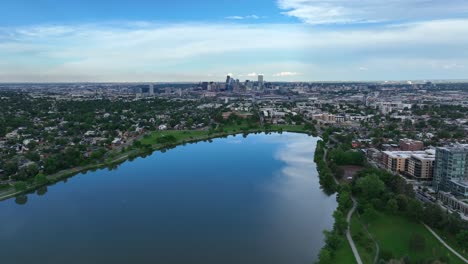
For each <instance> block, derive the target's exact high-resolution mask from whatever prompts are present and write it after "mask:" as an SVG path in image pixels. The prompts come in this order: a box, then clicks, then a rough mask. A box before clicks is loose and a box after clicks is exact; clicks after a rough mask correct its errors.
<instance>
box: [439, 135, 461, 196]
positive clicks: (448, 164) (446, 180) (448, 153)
mask: <svg viewBox="0 0 468 264" xmlns="http://www.w3.org/2000/svg"><path fill="white" fill-rule="evenodd" d="M432 183H433V187H434V189H435V190H436V191H444V192H450V193H452V194H453V195H455V196H461V197H465V198H467V197H468V145H461V144H457V145H453V146H450V147H443V148H437V151H436V160H435V170H434V180H433V182H432Z"/></svg>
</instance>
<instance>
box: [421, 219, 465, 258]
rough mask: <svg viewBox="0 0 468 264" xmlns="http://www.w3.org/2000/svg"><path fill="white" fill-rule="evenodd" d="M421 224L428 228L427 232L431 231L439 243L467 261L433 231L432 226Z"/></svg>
mask: <svg viewBox="0 0 468 264" xmlns="http://www.w3.org/2000/svg"><path fill="white" fill-rule="evenodd" d="M423 225H424V226H425V227H426V228H427V230H429V232H431V234H432V235H434V236H435V238H437V240H439V241H440V243H442V244H443V245H444V246H445V247H446V248H447V249H448V250H450V251H451V252H452V253H453V254H455V255H456V256H457V257H459V258H460V259H461V260H463V261H464V262H465V263H468V260H467V259H466V258H464V257H463V256H462V255H460V254H459V253H458V252H457V251H455V249H453V248H452V247H450V246H449V245H448V244H447V243H445V241H444V240H443V239H442V238H441V237H440V236H439V235H437V234H436V232H434V230H432V228H430V227H429V226H428V225H426V224H424V223H423Z"/></svg>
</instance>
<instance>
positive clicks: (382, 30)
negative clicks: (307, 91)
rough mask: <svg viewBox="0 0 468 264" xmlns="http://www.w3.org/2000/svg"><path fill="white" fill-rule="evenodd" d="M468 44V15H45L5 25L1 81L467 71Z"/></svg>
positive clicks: (353, 76)
mask: <svg viewBox="0 0 468 264" xmlns="http://www.w3.org/2000/svg"><path fill="white" fill-rule="evenodd" d="M311 2H314V1H311ZM336 2H340V1H336ZM466 47H468V20H465V19H458V20H436V21H429V22H418V23H404V24H393V25H391V26H381V27H379V28H374V29H372V28H371V29H369V28H367V29H365V28H335V29H331V30H330V29H327V30H325V29H320V28H316V27H311V26H308V25H303V24H302V25H301V24H230V23H226V24H223V23H220V24H216V25H213V24H205V23H182V24H158V23H151V22H138V23H137V22H132V23H107V24H74V25H61V26H54V25H37V26H29V27H18V28H3V29H2V28H0V57H1V58H2V59H1V60H0V81H2V82H22V81H58V82H63V81H118V82H120V81H201V80H215V81H222V80H224V79H225V74H226V72H233V73H243V74H238V75H237V76H238V77H239V76H243V77H245V78H246V79H247V78H250V79H252V78H255V76H256V74H255V73H258V72H261V73H263V74H264V75H265V80H267V81H271V80H279V81H296V80H302V81H312V80H375V79H382V80H387V79H449V78H466V76H467V75H466V74H467V67H468V49H467V48H466ZM248 73H251V74H248ZM234 75H236V74H234ZM241 79H242V78H241Z"/></svg>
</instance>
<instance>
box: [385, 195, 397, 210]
mask: <svg viewBox="0 0 468 264" xmlns="http://www.w3.org/2000/svg"><path fill="white" fill-rule="evenodd" d="M387 210H388V211H389V212H391V213H392V214H394V213H396V212H397V211H398V202H397V200H396V199H393V198H392V199H390V200H388V202H387Z"/></svg>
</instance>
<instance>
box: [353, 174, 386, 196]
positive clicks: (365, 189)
mask: <svg viewBox="0 0 468 264" xmlns="http://www.w3.org/2000/svg"><path fill="white" fill-rule="evenodd" d="M356 186H357V188H358V190H359V191H360V192H361V194H362V196H363V198H365V199H367V200H371V199H372V198H378V197H379V196H380V194H381V193H382V192H383V191H384V190H385V184H384V182H383V181H381V180H380V179H379V177H378V176H377V175H375V174H371V175H368V176H366V177H363V178H359V179H358V180H357V183H356Z"/></svg>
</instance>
